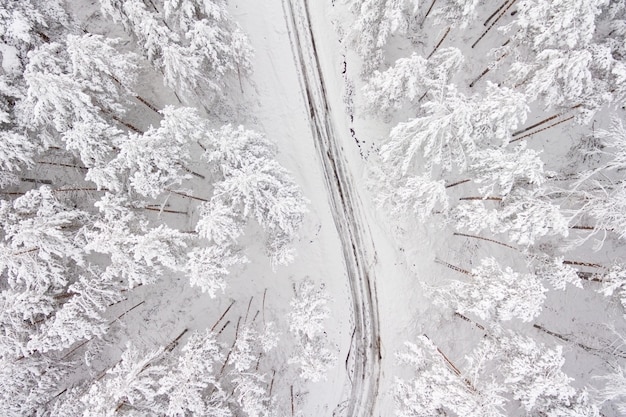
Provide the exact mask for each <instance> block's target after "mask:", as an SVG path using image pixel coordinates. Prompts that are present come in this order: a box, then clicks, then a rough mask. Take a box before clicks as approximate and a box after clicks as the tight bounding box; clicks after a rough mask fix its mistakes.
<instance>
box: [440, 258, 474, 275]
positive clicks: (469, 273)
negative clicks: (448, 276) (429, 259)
mask: <svg viewBox="0 0 626 417" xmlns="http://www.w3.org/2000/svg"><path fill="white" fill-rule="evenodd" d="M435 262H436V263H438V264H439V265H443V266H445V267H447V268H450V269H452V270H453V271H457V272H460V273H462V274H465V275H472V273H471V272H470V271H468V270H467V269H463V268H461V267H460V266H456V265H452V264H450V263H448V262H446V261H442V260H441V259H439V258H435Z"/></svg>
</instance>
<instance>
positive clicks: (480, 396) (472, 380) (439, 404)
mask: <svg viewBox="0 0 626 417" xmlns="http://www.w3.org/2000/svg"><path fill="white" fill-rule="evenodd" d="M495 354H496V352H495V349H494V346H493V344H491V345H484V346H483V347H482V350H481V351H478V349H477V352H476V353H475V355H473V356H474V358H473V359H475V360H473V361H470V365H471V366H470V370H469V371H468V372H465V373H462V372H461V371H460V370H459V369H458V368H456V367H454V365H453V364H452V365H451V363H450V362H449V359H448V358H444V357H443V356H442V355H443V354H442V352H441V351H439V350H438V348H437V347H436V346H435V345H434V344H433V342H432V341H431V340H430V339H428V338H427V337H426V336H420V337H419V338H418V340H417V343H408V342H407V343H405V350H403V351H401V352H399V353H397V354H396V358H397V360H398V362H399V363H400V364H401V365H403V366H404V367H406V368H409V369H411V370H413V371H414V372H415V376H414V378H413V379H411V380H403V379H400V378H396V380H395V383H394V387H393V397H394V400H395V403H396V415H397V416H399V417H415V416H434V415H441V414H447V415H453V416H456V417H461V416H463V417H479V416H484V417H503V416H505V415H506V413H505V408H504V406H505V404H506V402H507V399H506V397H505V396H504V395H505V392H504V389H503V388H502V386H501V385H498V384H497V383H496V382H495V381H490V380H489V379H487V378H485V377H484V376H483V375H481V374H482V372H483V371H482V369H480V368H481V367H482V366H484V363H483V362H485V361H489V360H491V359H492V358H493V357H494V356H495ZM479 355H480V357H479ZM449 413H450V414H449Z"/></svg>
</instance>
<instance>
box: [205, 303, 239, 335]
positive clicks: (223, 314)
mask: <svg viewBox="0 0 626 417" xmlns="http://www.w3.org/2000/svg"><path fill="white" fill-rule="evenodd" d="M233 304H235V300H233V301H232V302H231V303H230V305H229V306H228V308H227V309H226V310H225V311H224V312H223V313H222V315H221V316H220V318H219V319H217V321H216V322H215V324H214V325H213V326H212V327H211V331H213V330H215V328H216V327H217V325H218V323H219V322H220V321H222V319H223V318H224V316H226V314H228V312H229V311H230V309H231V307H232V306H233Z"/></svg>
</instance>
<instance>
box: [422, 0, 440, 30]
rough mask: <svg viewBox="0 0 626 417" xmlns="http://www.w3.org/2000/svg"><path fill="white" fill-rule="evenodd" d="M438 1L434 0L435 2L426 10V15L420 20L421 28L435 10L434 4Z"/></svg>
mask: <svg viewBox="0 0 626 417" xmlns="http://www.w3.org/2000/svg"><path fill="white" fill-rule="evenodd" d="M436 1H437V0H433V2H432V3H430V7H429V8H428V10H426V14H425V15H424V18H423V19H422V21H421V22H420V28H421V27H423V26H424V22H425V21H426V18H427V17H428V15H429V14H430V12H431V11H432V10H433V6H434V5H435V2H436Z"/></svg>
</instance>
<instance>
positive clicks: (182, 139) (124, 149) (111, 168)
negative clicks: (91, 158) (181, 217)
mask: <svg viewBox="0 0 626 417" xmlns="http://www.w3.org/2000/svg"><path fill="white" fill-rule="evenodd" d="M161 113H162V114H163V119H162V120H161V122H160V125H159V127H158V128H155V127H151V128H150V129H148V131H147V132H145V133H144V134H141V135H140V134H136V133H131V134H130V135H129V137H128V139H127V140H126V141H124V142H122V143H120V144H119V152H118V154H117V155H116V156H115V158H114V159H113V160H111V162H110V163H109V165H108V166H107V167H105V168H104V169H103V172H107V173H111V174H109V175H102V176H97V177H96V176H91V175H88V176H87V178H88V179H90V180H92V181H94V182H96V184H97V185H98V187H101V188H108V189H114V190H115V191H122V189H118V187H124V181H123V180H122V179H123V178H128V182H129V185H130V187H131V188H132V189H133V190H134V191H135V192H137V193H139V194H141V195H143V196H146V197H148V196H149V197H152V198H156V197H157V196H158V195H159V194H161V193H164V192H165V191H167V189H169V188H170V187H173V186H176V185H180V184H181V183H182V182H183V181H185V180H187V179H190V178H192V175H191V174H190V173H189V172H188V169H186V166H187V165H188V164H189V163H190V162H191V147H192V146H193V145H194V144H195V143H196V142H197V141H198V140H200V139H201V138H202V137H203V136H204V134H205V131H204V127H205V126H206V124H207V121H206V120H204V119H202V118H200V116H199V115H198V112H197V110H195V109H192V108H190V107H180V108H174V107H173V106H167V107H166V108H164V109H163V110H161ZM196 146H197V145H196ZM109 176H113V177H117V178H118V180H117V181H107V180H108V179H109ZM107 182H109V183H108V184H107Z"/></svg>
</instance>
